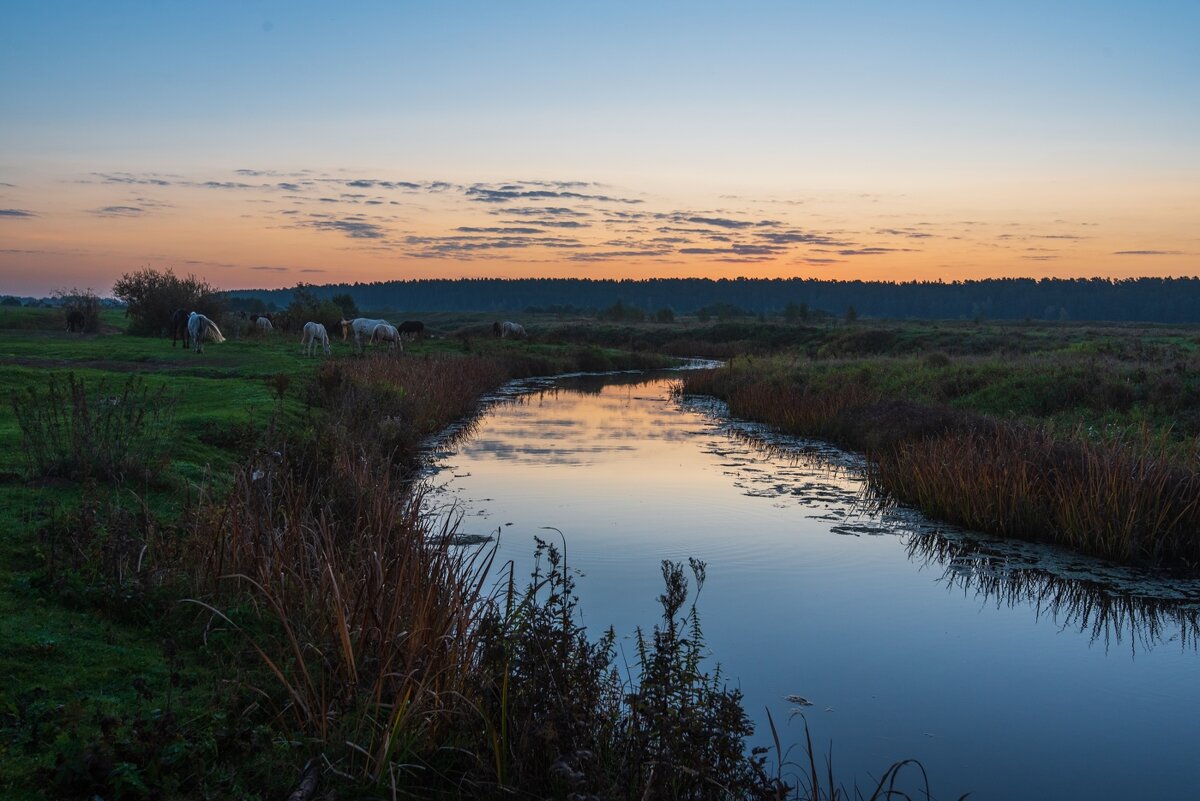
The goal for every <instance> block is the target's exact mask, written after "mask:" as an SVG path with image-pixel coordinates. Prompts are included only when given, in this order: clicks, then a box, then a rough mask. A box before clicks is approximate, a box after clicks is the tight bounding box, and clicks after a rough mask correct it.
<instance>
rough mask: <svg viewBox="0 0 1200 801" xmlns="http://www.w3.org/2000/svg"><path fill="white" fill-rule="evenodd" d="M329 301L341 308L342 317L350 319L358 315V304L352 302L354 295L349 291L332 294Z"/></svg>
mask: <svg viewBox="0 0 1200 801" xmlns="http://www.w3.org/2000/svg"><path fill="white" fill-rule="evenodd" d="M329 301H330V302H331V303H333V304H334V305H335V306H337V307H338V308H339V309H341V310H342V317H343V318H345V319H347V320H351V319H353V318H355V317H358V304H356V303H355V302H354V296H353V295H351V294H350V293H349V292H343V293H342V294H340V295H334V296H333V297H331V298H330V299H329Z"/></svg>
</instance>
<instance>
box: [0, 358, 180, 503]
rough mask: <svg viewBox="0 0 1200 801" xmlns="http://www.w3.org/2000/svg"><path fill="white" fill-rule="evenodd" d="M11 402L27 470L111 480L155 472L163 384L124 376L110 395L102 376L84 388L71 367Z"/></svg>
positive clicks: (168, 412) (165, 427) (168, 414)
mask: <svg viewBox="0 0 1200 801" xmlns="http://www.w3.org/2000/svg"><path fill="white" fill-rule="evenodd" d="M11 402H12V409H13V412H14V414H15V415H16V419H17V424H18V425H19V426H20V429H21V437H22V448H21V453H22V456H23V457H24V459H25V463H26V466H27V469H28V470H29V472H30V474H31V475H34V476H42V477H46V476H65V477H67V478H75V479H97V480H101V481H113V482H117V481H121V480H124V479H125V478H126V477H130V478H134V479H136V480H138V481H153V480H156V479H157V478H158V477H159V475H160V471H161V469H162V467H163V465H164V463H165V460H166V456H167V453H166V446H167V442H168V438H169V435H170V425H171V422H172V419H173V414H174V409H175V404H176V398H175V397H174V396H173V395H171V394H170V393H168V392H167V390H166V387H165V386H159V388H158V389H157V390H156V391H154V392H151V390H150V388H149V387H148V386H147V385H146V382H145V380H144V379H142V378H141V377H140V376H137V375H131V376H129V378H128V379H126V381H125V385H124V386H123V387H122V388H121V389H120V390H119V392H117V393H115V394H110V393H109V387H108V385H107V384H106V383H105V382H101V383H100V384H98V385H97V386H96V387H94V388H93V389H92V390H91V391H89V390H88V387H87V384H85V382H84V381H83V380H82V379H78V378H76V377H75V374H74V373H67V374H66V376H65V377H64V376H61V375H59V374H57V373H51V374H50V377H49V378H48V379H47V382H46V391H45V393H40V392H38V391H36V390H35V389H33V388H32V387H30V388H27V389H26V391H25V392H24V393H19V394H16V395H13V396H12V401H11Z"/></svg>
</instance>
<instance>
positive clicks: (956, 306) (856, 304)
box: [228, 277, 1200, 323]
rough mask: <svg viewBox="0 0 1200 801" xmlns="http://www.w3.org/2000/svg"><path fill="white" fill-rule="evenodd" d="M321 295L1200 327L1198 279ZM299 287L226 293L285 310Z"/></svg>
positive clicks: (556, 286)
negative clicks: (804, 311) (1184, 324)
mask: <svg viewBox="0 0 1200 801" xmlns="http://www.w3.org/2000/svg"><path fill="white" fill-rule="evenodd" d="M304 289H305V291H307V292H311V293H312V294H313V296H315V297H316V298H320V299H322V300H332V299H333V298H334V297H335V296H342V297H346V296H349V297H351V298H353V300H354V302H355V303H356V304H357V306H358V307H359V308H362V309H372V310H378V311H484V312H491V311H494V312H519V311H549V312H564V313H578V312H596V311H599V310H602V309H607V308H611V307H612V306H613V305H614V304H617V303H620V304H621V306H622V307H624V308H631V309H639V310H641V311H642V312H643V313H645V314H646V315H647V316H653V315H655V314H657V313H659V312H660V310H663V309H669V310H670V311H671V312H672V313H674V314H695V313H696V312H697V311H698V310H701V309H705V308H706V307H708V308H714V307H717V306H721V305H724V306H728V307H736V308H737V309H740V310H742V311H744V312H745V313H747V314H754V315H778V314H782V313H784V312H785V310H786V309H788V308H789V306H790V307H791V308H793V309H794V308H804V309H810V310H812V311H813V312H814V313H825V314H831V315H836V316H839V317H841V316H844V315H845V314H846V312H847V310H849V309H851V308H853V309H854V310H855V314H856V315H858V316H862V317H887V318H921V319H981V318H983V319H999V320H1005V319H1007V320H1021V319H1029V320H1113V321H1138V322H1162V323H1192V322H1200V278H1197V277H1186V278H1184V277H1181V278H1123V279H1109V278H1041V279H1037V278H988V279H982V280H976V281H953V282H942V281H908V282H885V281H825V280H817V279H811V278H775V279H757V278H733V279H716V280H714V279H706V278H651V279H643V280H629V279H627V280H604V279H600V280H596V279H586V278H518V279H487V278H469V279H456V280H450V279H418V280H405V281H383V282H376V283H352V284H351V283H340V284H326V285H322V286H313V285H307V286H305V287H304ZM294 292H295V290H294V289H274V290H268V289H246V290H236V291H233V292H230V293H228V296H229V297H230V298H231V299H240V300H241V302H249V301H258V302H261V303H262V304H263V307H264V308H265V309H272V308H280V309H282V308H284V307H286V306H288V305H289V304H290V303H291V302H292V296H293V293H294Z"/></svg>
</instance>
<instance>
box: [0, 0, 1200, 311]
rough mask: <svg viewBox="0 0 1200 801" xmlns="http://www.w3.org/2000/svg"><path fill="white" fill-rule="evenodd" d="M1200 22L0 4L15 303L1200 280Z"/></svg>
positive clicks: (1189, 8)
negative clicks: (129, 291) (255, 291)
mask: <svg viewBox="0 0 1200 801" xmlns="http://www.w3.org/2000/svg"><path fill="white" fill-rule="evenodd" d="M1197 42H1200V3H1196V2H1194V0H1190V1H1189V2H1155V1H1154V0H1148V1H1146V2H1137V3H1134V2H1121V3H1117V2H1077V3H1076V2H1045V1H1044V0H1043V2H1011V1H1010V2H1003V3H1000V2H979V3H964V2H962V1H961V0H958V2H919V1H914V2H909V3H896V2H852V1H850V0H844V1H842V2H808V1H807V0H795V2H781V3H767V2H752V1H749V0H747V1H744V2H727V3H707V2H687V3H671V2H649V0H642V1H641V2H629V3H626V2H592V3H584V2H566V1H565V0H558V1H557V2H546V3H542V2H519V1H514V2H506V3H501V2H479V3H465V2H464V3H455V2H424V3H405V2H387V3H370V2H344V3H336V4H334V3H311V4H306V3H301V2H287V3H282V2H281V3H273V2H253V1H251V0H246V1H244V2H215V1H214V2H204V3H182V2H178V3H177V2H146V3H128V2H115V1H113V0H108V1H107V2H104V3H93V2H86V3H84V2H77V3H68V2H52V1H51V0H46V1H44V2H43V1H41V0H39V2H36V3H15V2H13V3H6V4H5V5H4V7H3V9H0V76H2V77H0V293H7V294H34V295H41V294H46V293H49V292H52V291H54V290H56V289H64V288H92V289H95V290H97V291H100V292H101V293H105V292H107V291H108V290H110V289H111V286H112V284H113V282H114V281H115V280H116V279H117V278H119V277H120V276H121V275H122V274H124V273H127V272H132V271H134V270H138V269H142V268H144V267H152V268H155V269H168V268H169V269H173V270H175V271H176V272H177V273H179V274H195V275H196V276H198V277H201V278H203V279H205V280H207V281H208V282H209V283H211V284H213V285H214V286H217V287H219V288H224V289H235V288H250V287H271V288H274V287H286V286H293V285H295V284H297V283H298V282H306V283H315V284H321V283H333V282H354V281H364V282H366V281H382V280H392V279H409V278H455V277H504V278H517V277H526V276H548V277H586V278H612V277H616V278H627V277H632V278H643V277H693V276H701V277H713V278H718V277H737V276H748V277H760V276H766V277H791V276H797V277H808V278H820V279H865V280H894V281H908V280H945V281H953V280H963V279H972V278H983V277H994V276H1026V277H1046V276H1055V277H1085V276H1086V277H1091V276H1108V277H1127V276H1142V275H1150V276H1179V275H1197V274H1200V46H1198V45H1197Z"/></svg>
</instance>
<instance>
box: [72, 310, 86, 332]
mask: <svg viewBox="0 0 1200 801" xmlns="http://www.w3.org/2000/svg"><path fill="white" fill-rule="evenodd" d="M86 322H87V321H86V320H85V319H84V316H83V312H81V311H80V310H79V309H71V310H70V311H69V312H67V330H68V331H70V332H71V333H72V334H74V333H76V332H78V333H80V334H82V333H83V327H84V325H85V324H86Z"/></svg>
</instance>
